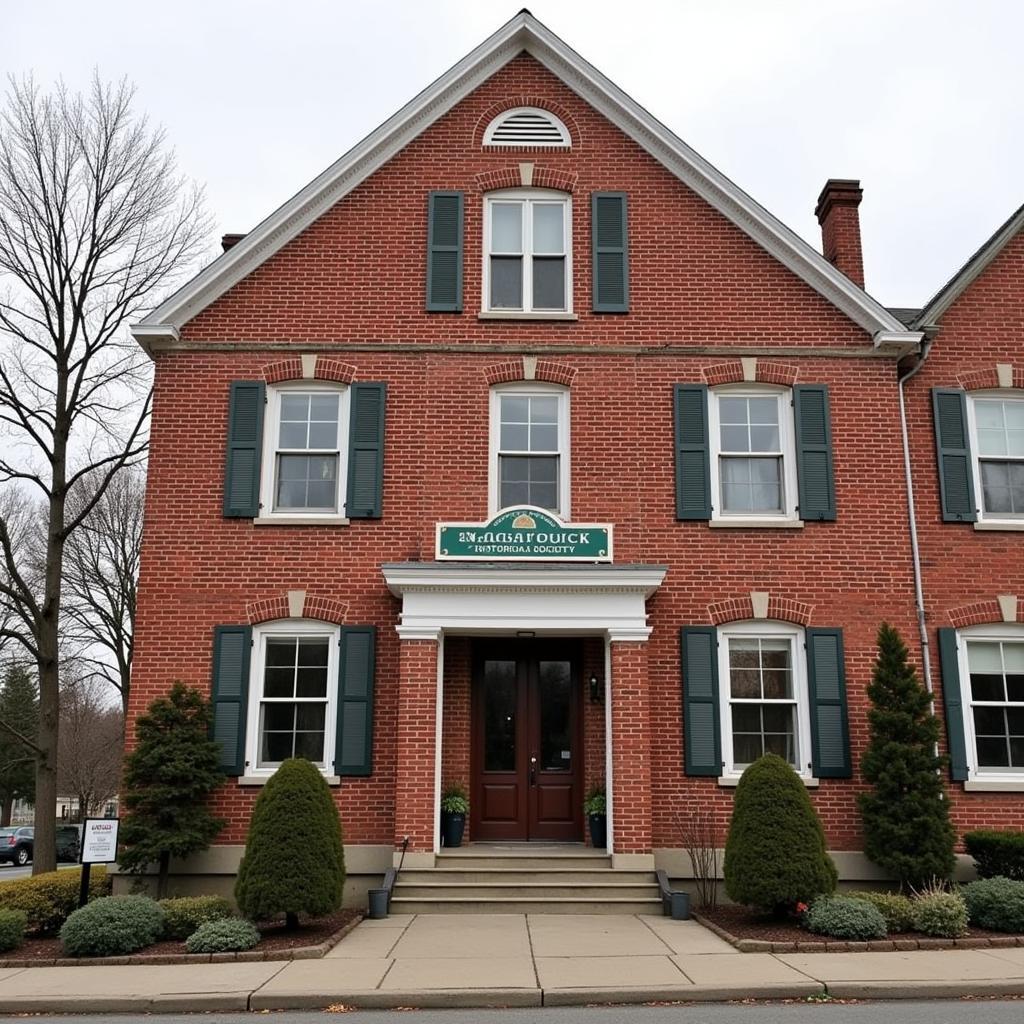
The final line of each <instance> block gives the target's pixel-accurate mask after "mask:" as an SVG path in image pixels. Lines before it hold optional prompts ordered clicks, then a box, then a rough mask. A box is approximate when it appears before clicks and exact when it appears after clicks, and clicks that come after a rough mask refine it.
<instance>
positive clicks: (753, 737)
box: [732, 733, 764, 768]
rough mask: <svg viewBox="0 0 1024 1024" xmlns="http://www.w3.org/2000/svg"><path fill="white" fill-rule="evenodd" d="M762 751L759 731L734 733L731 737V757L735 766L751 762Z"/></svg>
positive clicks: (742, 766)
mask: <svg viewBox="0 0 1024 1024" xmlns="http://www.w3.org/2000/svg"><path fill="white" fill-rule="evenodd" d="M763 753H764V747H763V745H762V740H761V735H760V733H756V734H751V733H736V735H735V736H733V738H732V759H733V761H734V762H735V765H736V767H737V768H745V767H746V766H747V765H748V764H753V763H754V762H755V761H756V760H757V759H758V758H759V757H760V756H761V755H762V754H763Z"/></svg>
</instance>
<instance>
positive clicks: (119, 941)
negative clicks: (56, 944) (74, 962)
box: [60, 896, 164, 956]
mask: <svg viewBox="0 0 1024 1024" xmlns="http://www.w3.org/2000/svg"><path fill="white" fill-rule="evenodd" d="M163 930H164V912H163V910H162V909H161V907H160V904H159V903H157V901H156V900H152V899H150V898H149V897H148V896H107V897H105V898H104V899H100V900H94V901H93V902H92V903H89V904H87V905H86V906H84V907H82V908H81V909H80V910H76V911H75V912H74V913H73V914H72V915H71V916H70V917H69V918H68V919H67V921H65V922H64V927H63V928H61V930H60V941H61V942H62V943H63V945H64V952H65V953H67V955H68V956H124V955H126V954H128V953H135V952H137V951H138V950H140V949H143V948H144V947H146V946H151V945H153V943H154V942H156V941H157V939H159V938H160V935H161V933H162V932H163Z"/></svg>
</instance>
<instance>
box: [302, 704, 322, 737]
mask: <svg viewBox="0 0 1024 1024" xmlns="http://www.w3.org/2000/svg"><path fill="white" fill-rule="evenodd" d="M326 715H327V706H326V705H325V704H297V705H296V710H295V728H296V729H298V730H299V731H301V732H323V731H324V721H325V718H326Z"/></svg>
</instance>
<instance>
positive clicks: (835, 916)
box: [804, 896, 886, 942]
mask: <svg viewBox="0 0 1024 1024" xmlns="http://www.w3.org/2000/svg"><path fill="white" fill-rule="evenodd" d="M804 927H805V928H807V930H808V931H812V932H815V933H816V934H817V935H828V936H830V937H831V938H833V939H850V940H851V941H853V942H867V941H868V940H869V939H884V938H885V936H886V928H885V918H884V917H883V916H882V914H881V911H879V909H878V908H877V907H874V906H872V905H871V904H870V903H867V902H865V901H864V900H856V899H851V898H850V897H849V896H819V897H818V898H817V899H816V900H815V901H814V902H813V903H812V904H811V905H810V907H809V908H808V910H807V913H806V914H805V915H804Z"/></svg>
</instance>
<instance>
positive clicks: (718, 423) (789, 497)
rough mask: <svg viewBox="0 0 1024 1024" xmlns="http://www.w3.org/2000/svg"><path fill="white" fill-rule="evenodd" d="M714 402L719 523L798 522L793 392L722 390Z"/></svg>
mask: <svg viewBox="0 0 1024 1024" xmlns="http://www.w3.org/2000/svg"><path fill="white" fill-rule="evenodd" d="M709 397H710V401H709V409H708V414H709V419H710V434H711V438H712V445H713V449H712V458H711V485H712V494H713V495H714V496H715V499H716V500H714V501H713V516H712V517H713V518H715V519H729V518H738V519H743V518H746V519H763V518H779V519H796V514H797V509H796V504H797V486H796V456H795V451H794V440H793V415H792V412H791V410H790V408H789V405H790V403H789V393H788V392H786V391H781V390H780V389H777V388H766V387H757V386H746V387H731V386H729V387H722V388H717V389H714V390H712V391H711V393H710V396H709Z"/></svg>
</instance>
